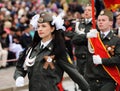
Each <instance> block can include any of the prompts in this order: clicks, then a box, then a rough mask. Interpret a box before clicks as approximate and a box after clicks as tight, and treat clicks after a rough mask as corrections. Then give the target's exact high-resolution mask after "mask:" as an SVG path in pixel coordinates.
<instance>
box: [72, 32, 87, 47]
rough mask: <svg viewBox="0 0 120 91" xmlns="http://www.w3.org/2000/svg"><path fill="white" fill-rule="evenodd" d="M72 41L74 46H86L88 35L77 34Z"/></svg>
mask: <svg viewBox="0 0 120 91" xmlns="http://www.w3.org/2000/svg"><path fill="white" fill-rule="evenodd" d="M71 41H72V43H73V44H74V45H81V44H86V43H87V38H86V34H80V35H79V34H76V35H75V36H74V37H73V38H72V40H71Z"/></svg>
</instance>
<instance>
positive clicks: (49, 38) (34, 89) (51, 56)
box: [14, 12, 90, 91]
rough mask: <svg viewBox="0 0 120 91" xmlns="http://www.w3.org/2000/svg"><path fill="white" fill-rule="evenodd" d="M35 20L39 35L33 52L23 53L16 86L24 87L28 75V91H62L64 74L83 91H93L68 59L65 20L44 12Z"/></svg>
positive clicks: (17, 68)
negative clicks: (63, 31)
mask: <svg viewBox="0 0 120 91" xmlns="http://www.w3.org/2000/svg"><path fill="white" fill-rule="evenodd" d="M35 17H36V18H35ZM35 17H34V19H35V21H36V22H37V31H36V33H35V36H34V39H33V43H32V45H31V46H30V48H28V50H27V51H26V52H25V51H23V53H21V55H20V57H19V59H18V63H17V65H16V70H15V73H14V78H15V80H16V86H18V87H19V86H23V85H24V77H25V75H26V73H28V78H29V91H59V89H58V87H57V85H58V84H59V83H60V82H61V80H62V78H63V73H64V71H65V72H66V73H68V75H69V76H70V77H71V78H72V79H73V81H75V82H76V83H77V84H78V85H79V87H80V88H81V89H82V91H90V90H89V84H88V83H87V81H86V80H85V79H84V78H83V76H82V75H81V74H79V72H78V71H77V69H76V68H75V66H74V65H73V64H72V63H71V62H72V61H71V60H69V58H68V57H69V56H68V53H67V52H66V47H65V43H64V36H63V34H62V30H64V26H63V24H64V21H63V20H62V18H61V17H60V16H59V15H58V16H57V17H56V16H53V15H51V14H50V13H48V12H41V13H40V14H38V15H36V16H35ZM34 19H33V21H34ZM35 21H34V22H35ZM33 24H34V23H33ZM35 25H36V24H35ZM22 60H25V61H22Z"/></svg>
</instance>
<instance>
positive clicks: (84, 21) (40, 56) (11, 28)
mask: <svg viewBox="0 0 120 91" xmlns="http://www.w3.org/2000/svg"><path fill="white" fill-rule="evenodd" d="M0 7H1V9H0V43H1V44H0V47H1V48H0V50H2V51H1V53H0V58H1V59H0V60H1V62H0V67H6V66H7V60H9V59H16V60H17V64H16V70H15V73H14V79H15V80H16V86H18V87H21V86H23V85H24V77H25V76H26V74H27V73H28V78H29V91H34V90H36V91H62V90H60V88H59V87H58V84H61V81H62V78H63V73H64V71H65V72H66V73H68V75H69V76H70V77H71V78H72V79H73V81H75V82H76V83H77V84H78V85H79V89H80V90H82V91H96V89H97V91H115V89H116V91H120V86H119V85H120V77H119V70H118V69H119V68H120V66H119V65H120V61H119V60H120V9H119V8H118V9H117V10H116V11H114V12H113V11H112V10H108V9H105V7H102V8H101V10H100V11H99V13H98V10H97V8H94V16H95V22H93V19H92V18H93V16H92V9H93V8H92V6H91V4H90V3H89V4H87V5H80V4H79V3H78V0H73V1H72V2H71V3H67V2H66V0H40V1H39V0H32V1H24V0H23V1H18V0H17V1H14V0H12V1H9V0H5V1H3V3H2V4H1V6H0ZM4 16H5V17H4ZM93 23H95V28H94V29H93ZM35 83H36V84H35ZM58 88H59V90H58Z"/></svg>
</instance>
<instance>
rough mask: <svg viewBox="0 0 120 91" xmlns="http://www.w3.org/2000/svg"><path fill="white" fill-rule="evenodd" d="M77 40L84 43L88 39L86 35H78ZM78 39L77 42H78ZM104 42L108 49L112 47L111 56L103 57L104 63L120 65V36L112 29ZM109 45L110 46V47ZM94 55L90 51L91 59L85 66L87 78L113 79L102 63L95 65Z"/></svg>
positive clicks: (106, 64)
mask: <svg viewBox="0 0 120 91" xmlns="http://www.w3.org/2000/svg"><path fill="white" fill-rule="evenodd" d="M76 38H77V40H79V44H82V43H83V42H85V41H86V40H87V38H86V36H85V35H77V36H76ZM77 40H76V42H77ZM102 42H103V44H104V45H105V46H106V50H107V51H109V48H112V47H113V48H112V50H113V51H112V50H111V51H112V52H110V51H109V54H110V56H111V58H102V64H103V65H105V66H110V67H112V66H115V65H116V66H118V67H119V66H120V38H118V37H117V36H116V35H115V34H114V33H113V32H112V31H110V32H109V34H108V35H107V36H106V37H105V38H104V39H102ZM108 47H109V48H108ZM92 55H93V54H90V53H89V58H88V59H89V60H88V61H87V62H86V67H85V69H86V70H85V77H86V78H87V79H90V80H92V79H98V80H112V78H111V77H110V76H109V75H108V73H107V72H106V71H105V70H104V68H103V67H102V65H101V64H99V65H95V64H94V63H93V59H92Z"/></svg>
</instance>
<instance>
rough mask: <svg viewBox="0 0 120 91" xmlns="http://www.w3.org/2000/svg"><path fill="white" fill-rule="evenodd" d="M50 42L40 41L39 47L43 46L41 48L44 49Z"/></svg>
mask: <svg viewBox="0 0 120 91" xmlns="http://www.w3.org/2000/svg"><path fill="white" fill-rule="evenodd" d="M51 40H52V39H50V40H48V41H46V42H42V41H41V45H43V48H45V47H46V46H47V45H48V44H49V43H50V42H51ZM41 45H40V46H41Z"/></svg>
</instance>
